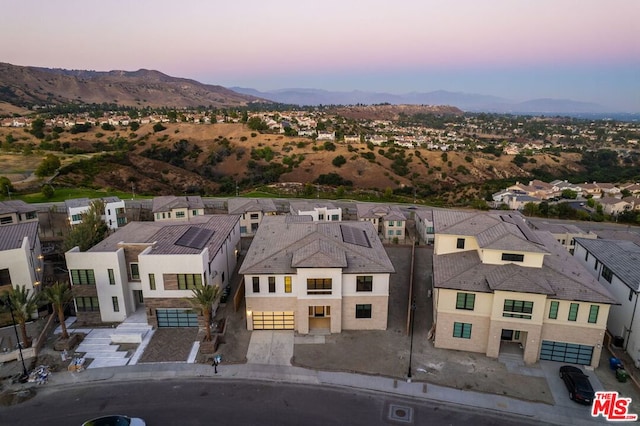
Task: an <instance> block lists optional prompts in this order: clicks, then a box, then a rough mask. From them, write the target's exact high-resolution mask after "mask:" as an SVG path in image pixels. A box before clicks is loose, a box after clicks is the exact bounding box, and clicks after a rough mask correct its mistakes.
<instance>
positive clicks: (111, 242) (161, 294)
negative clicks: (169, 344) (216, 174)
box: [65, 215, 240, 327]
mask: <svg viewBox="0 0 640 426" xmlns="http://www.w3.org/2000/svg"><path fill="white" fill-rule="evenodd" d="M239 250H240V227H239V217H238V216H229V215H211V216H197V217H193V218H191V219H185V220H174V221H168V220H165V221H159V222H131V223H129V224H127V225H126V226H124V227H123V228H120V229H118V230H117V231H116V232H115V233H113V234H112V235H110V236H109V237H107V238H106V239H105V240H103V241H102V242H100V243H98V244H97V245H95V246H93V247H91V248H90V249H89V250H87V251H86V252H81V251H80V250H79V249H78V247H75V248H73V249H71V250H69V251H68V252H67V253H66V254H65V256H66V260H67V267H68V269H69V276H70V279H71V284H72V290H73V295H74V302H75V306H76V312H77V316H78V320H79V321H80V322H85V323H100V322H121V321H123V320H124V319H125V318H127V317H128V316H129V315H131V314H132V313H133V312H135V311H136V310H137V309H139V308H142V307H144V309H145V311H146V314H147V321H148V323H149V324H150V325H152V326H154V327H196V326H198V322H199V321H201V320H202V318H201V317H199V316H198V313H197V312H196V311H194V309H193V307H192V306H191V305H190V303H189V301H188V298H189V297H191V295H192V289H193V288H195V287H196V285H198V284H204V285H214V286H220V288H224V287H225V286H227V285H228V283H229V280H230V278H231V274H232V273H233V271H234V268H235V266H236V263H237V256H238V253H239Z"/></svg>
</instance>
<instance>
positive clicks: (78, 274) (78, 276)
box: [71, 269, 96, 285]
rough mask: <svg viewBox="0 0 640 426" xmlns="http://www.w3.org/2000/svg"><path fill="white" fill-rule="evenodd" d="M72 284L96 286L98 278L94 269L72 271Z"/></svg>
mask: <svg viewBox="0 0 640 426" xmlns="http://www.w3.org/2000/svg"><path fill="white" fill-rule="evenodd" d="M71 284H73V285H96V278H95V277H94V275H93V269H72V270H71Z"/></svg>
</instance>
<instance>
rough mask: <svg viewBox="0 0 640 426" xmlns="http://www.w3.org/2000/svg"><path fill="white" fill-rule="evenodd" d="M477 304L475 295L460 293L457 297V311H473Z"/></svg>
mask: <svg viewBox="0 0 640 426" xmlns="http://www.w3.org/2000/svg"><path fill="white" fill-rule="evenodd" d="M475 303H476V295H475V294H473V293H458V294H457V296H456V309H465V310H467V311H473V308H474V305H475Z"/></svg>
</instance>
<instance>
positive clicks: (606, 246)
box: [576, 238, 640, 291]
mask: <svg viewBox="0 0 640 426" xmlns="http://www.w3.org/2000/svg"><path fill="white" fill-rule="evenodd" d="M576 244H580V245H581V246H582V247H584V248H585V249H586V250H587V251H589V253H591V254H592V255H593V256H595V258H596V259H598V261H599V262H600V263H602V264H603V265H605V266H606V267H607V268H609V269H611V271H612V272H613V273H614V275H615V276H617V277H618V278H619V279H620V280H621V281H622V282H624V283H625V284H626V285H627V286H628V287H629V288H632V289H633V290H635V291H640V245H638V244H636V243H634V242H633V241H625V240H589V239H586V238H576Z"/></svg>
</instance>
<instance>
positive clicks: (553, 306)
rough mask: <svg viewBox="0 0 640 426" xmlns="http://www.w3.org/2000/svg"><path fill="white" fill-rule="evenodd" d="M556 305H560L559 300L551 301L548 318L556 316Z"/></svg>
mask: <svg viewBox="0 0 640 426" xmlns="http://www.w3.org/2000/svg"><path fill="white" fill-rule="evenodd" d="M558 306H560V302H555V301H554V302H551V306H549V318H551V319H557V318H558Z"/></svg>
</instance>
